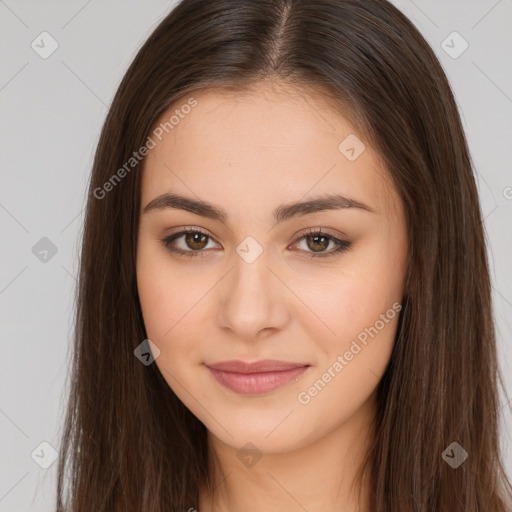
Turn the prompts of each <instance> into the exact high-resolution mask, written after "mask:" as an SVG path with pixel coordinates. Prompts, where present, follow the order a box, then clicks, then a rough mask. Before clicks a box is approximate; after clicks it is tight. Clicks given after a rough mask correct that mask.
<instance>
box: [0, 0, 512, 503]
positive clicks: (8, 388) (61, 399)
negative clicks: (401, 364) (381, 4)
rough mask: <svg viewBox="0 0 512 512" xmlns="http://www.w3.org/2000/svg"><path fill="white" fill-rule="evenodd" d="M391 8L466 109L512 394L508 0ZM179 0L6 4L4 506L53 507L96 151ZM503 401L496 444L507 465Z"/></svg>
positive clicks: (0, 21) (2, 70) (0, 451)
mask: <svg viewBox="0 0 512 512" xmlns="http://www.w3.org/2000/svg"><path fill="white" fill-rule="evenodd" d="M394 3H395V5H397V6H398V7H399V8H400V9H402V10H403V12H405V14H406V15H407V16H408V17H409V18H410V19H411V20H412V21H413V22H414V23H415V25H416V26H417V27H418V28H419V29H420V31H421V32H422V33H423V34H424V36H425V37H426V39H427V40H428V41H429V43H430V44H431V46H432V47H433V49H434V51H435V52H436V54H437V55H438V57H439V59H440V61H441V63H442V65H443V67H444V69H445V70H446V73H447V75H448V78H449V79H450V81H451V84H452V87H453V89H454V91H455V94H456V97H457V102H458V105H459V107H460V110H461V114H462V118H463V122H464V126H465V129H466V133H467V136H468V140H469V144H470V149H471V152H472V156H473V160H474V162H475V166H476V169H477V172H478V183H479V191H480V197H481V203H482V210H483V214H484V217H485V228H486V233H487V237H488V252H489V256H490V261H491V271H492V279H493V290H494V292H493V296H494V301H495V315H496V321H497V327H498V344H499V346H498V349H499V360H500V364H501V367H502V369H503V371H504V373H505V384H506V387H507V390H508V391H507V392H508V393H509V394H510V395H512V392H511V390H512V372H511V371H510V370H511V369H512V344H511V339H512V336H511V334H512V321H511V319H512V267H511V265H510V254H511V253H512V236H511V227H512V172H511V169H510V163H511V149H510V148H511V144H512V116H511V112H512V67H511V65H510V62H511V60H510V58H511V53H512V52H511V50H512V31H511V27H512V25H511V22H512V2H511V1H510V0H499V1H496V0H478V1H477V0H472V1H467V0H466V1H462V0H458V1H453V0H452V1H450V2H446V1H444V0H430V1H421V2H420V1H419V0H416V1H415V2H413V1H410V0H395V2H394ZM173 5H174V2H167V1H163V0H151V1H148V0H145V1H144V2H142V1H138V2H136V1H134V0H129V1H127V0H122V1H121V0H110V1H109V2H105V1H103V2H101V1H99V0H89V1H84V0H80V1H79V0H72V1H71V0H66V1H64V0H61V1H55V0H54V1H49V0H48V1H44V2H42V1H41V0H37V1H36V0H23V1H21V0H5V1H3V0H0V52H1V61H0V62H1V67H0V107H1V115H0V137H1V139H0V140H1V144H2V146H1V147H2V151H1V152H0V162H1V163H0V172H1V179H2V187H1V189H0V227H1V230H2V231H1V232H2V244H1V252H0V258H1V259H0V311H1V323H0V340H1V341H0V343H1V352H0V354H1V358H0V512H6V511H9V512H21V511H27V510H31V511H40V512H44V511H51V510H52V505H53V500H54V498H55V491H54V490H55V485H56V470H57V463H56V462H55V463H53V464H50V463H51V454H52V448H50V447H48V446H46V445H43V446H42V447H41V446H40V444H41V443H42V442H47V443H49V444H50V445H51V446H52V447H53V448H54V449H55V450H57V451H58V449H59V446H60V433H61V429H62V424H63V411H64V403H65V398H66V390H67V388H66V386H67V372H68V357H69V347H70V331H71V326H72V319H73V300H74V286H75V276H76V273H77V268H78V251H79V246H80V233H81V224H82V221H83V208H84V204H85V203H84V199H85V192H86V184H87V180H88V175H89V173H90V169H91V164H92V158H93V151H94V148H95V145H96V143H97V140H98V137H99V132H100V128H101V126H102V123H103V119H104V117H105V115H106V113H107V108H108V105H109V104H110V102H111V100H112V97H113V95H114V93H115V90H116V87H117V86H118V84H119V82H120V80H121V78H122V76H123V73H124V71H125V70H126V68H127V66H128V65H129V63H130V61H131V60H132V59H133V57H134V55H135V52H136V51H137V49H138V48H139V47H140V46H141V45H142V43H143V42H144V40H145V39H146V38H147V36H148V35H149V34H150V33H151V31H152V30H153V28H154V27H155V26H156V25H157V23H158V21H159V20H160V19H161V18H162V17H163V16H164V15H165V14H166V13H167V12H168V11H169V10H170V9H171V7H172V6H173ZM43 31H47V32H48V33H49V34H51V37H52V38H53V39H54V40H56V41H57V43H58V48H57V49H56V50H55V52H54V53H53V54H51V55H50V56H49V57H48V58H46V59H43V58H42V57H41V56H40V53H41V52H44V51H48V50H49V49H51V40H50V39H49V37H48V36H40V34H41V33H42V32H43ZM454 31H456V32H458V33H459V34H460V35H461V36H462V38H463V39H464V40H465V41H467V43H468V44H469V47H468V48H467V49H466V51H464V52H463V53H462V54H461V55H460V56H457V54H458V53H460V51H461V50H463V49H464V41H463V40H462V39H460V38H458V36H457V35H455V36H453V35H451V34H452V33H453V32H454ZM41 39H43V41H42V42H41ZM33 41H35V43H34V45H38V46H36V48H37V50H38V52H40V53H37V52H36V51H35V49H33V48H32V47H31V44H32V42H33ZM443 41H445V42H444V43H443ZM454 57H457V58H454ZM507 63H508V64H507ZM44 237H46V238H47V239H49V240H50V241H51V242H48V240H43V241H40V240H41V239H42V238H44ZM36 244H38V245H36ZM34 246H36V249H33V247H34ZM52 247H54V249H53V250H54V251H55V249H56V250H57V252H56V253H55V254H53V253H52ZM44 250H48V251H49V252H47V253H45V252H44ZM44 259H46V261H44ZM505 406H506V403H505V401H504V400H503V403H502V412H501V415H500V419H501V421H502V434H501V442H502V445H503V453H504V454H505V459H506V464H507V468H508V471H509V474H512V453H511V452H512V449H511V447H512V444H511V440H510V431H511V426H512V415H511V413H510V408H507V407H505ZM36 461H37V462H36ZM40 464H43V465H45V464H50V465H49V467H48V468H47V469H44V468H42V467H40Z"/></svg>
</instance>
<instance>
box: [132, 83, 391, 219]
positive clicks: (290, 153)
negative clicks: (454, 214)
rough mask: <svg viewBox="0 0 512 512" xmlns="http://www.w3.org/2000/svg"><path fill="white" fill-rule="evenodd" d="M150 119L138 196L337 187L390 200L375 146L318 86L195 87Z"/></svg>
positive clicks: (283, 196)
mask: <svg viewBox="0 0 512 512" xmlns="http://www.w3.org/2000/svg"><path fill="white" fill-rule="evenodd" d="M191 100H193V101H194V103H191ZM188 104H193V105H194V106H193V108H188V107H187V108H184V106H185V105H188ZM171 116H173V120H172V122H171V123H169V120H170V119H171ZM165 123H167V125H166V124H165ZM159 126H160V131H159V133H160V139H161V140H159V138H155V137H153V139H154V140H155V142H156V146H155V147H154V148H153V149H152V150H151V151H150V152H149V154H148V156H147V157H146V159H145V162H144V166H143V181H142V201H143V204H144V201H145V202H146V203H147V201H149V200H151V199H152V198H153V197H155V196H157V195H158V194H161V193H163V192H167V191H170V190H172V191H175V192H181V193H185V194H188V195H190V194H193V195H197V196H199V197H201V198H211V200H212V202H215V198H218V200H219V201H222V202H223V203H224V204H226V205H229V198H230V197H232V198H233V200H234V201H236V204H237V205H239V208H240V206H243V204H244V201H250V202H251V204H253V205H254V204H260V205H261V206H262V207H263V206H264V205H268V206H269V207H270V205H273V204H278V203H282V202H283V201H286V200H290V201H296V200H297V199H299V198H301V197H304V196H305V195H307V194H308V193H311V194H313V195H316V194H325V193H336V192H338V193H342V194H346V195H348V196H350V197H354V198H355V199H360V200H361V201H362V202H365V203H367V204H370V205H371V206H372V207H373V208H374V209H375V210H377V211H378V210H380V209H383V208H384V209H386V208H388V207H389V204H390V202H393V201H395V200H396V193H395V192H394V190H393V187H392V185H391V179H390V176H389V174H388V173H387V171H386V170H385V169H384V167H383V164H382V162H381V159H380V157H379V155H378V154H377V153H376V152H375V150H374V149H373V148H372V146H371V145H370V144H369V143H368V141H367V140H366V139H365V138H364V136H363V134H361V133H360V132H359V131H358V130H357V128H356V127H355V126H354V125H353V124H352V123H351V122H350V121H349V120H348V119H347V117H346V116H344V115H343V114H342V113H341V108H340V107H339V106H337V107H336V108H335V107H334V106H333V100H332V99H330V98H329V97H328V96H325V95H322V94H320V93H319V94H314V93H311V92H308V93H306V92H304V91H303V90H298V89H294V88H292V87H289V86H279V87H276V86H275V85H274V84H270V83H263V84H260V85H259V86H257V87H253V88H251V89H249V90H245V91H232V90H222V89H212V90H209V89H207V90H200V91H196V92H195V93H193V94H190V95H189V96H186V97H184V98H182V99H181V100H179V101H177V102H176V103H175V104H173V105H172V106H171V107H170V108H169V109H168V110H167V111H166V112H165V113H164V114H163V115H162V116H161V118H160V119H159V121H158V122H157V124H156V127H159ZM153 133H154V129H153ZM346 141H347V142H346ZM340 144H341V146H340ZM349 146H353V147H354V148H355V150H356V151H357V153H356V156H357V154H358V153H359V152H360V154H359V155H358V156H357V158H356V159H353V156H354V152H352V155H351V154H350V153H346V150H347V148H348V149H349V150H350V149H351V148H350V147H349ZM349 157H351V158H349ZM230 192H231V193H230ZM241 199H242V201H241ZM226 209H227V210H229V206H226Z"/></svg>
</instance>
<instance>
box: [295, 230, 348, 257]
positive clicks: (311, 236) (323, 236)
mask: <svg viewBox="0 0 512 512" xmlns="http://www.w3.org/2000/svg"><path fill="white" fill-rule="evenodd" d="M301 243H304V245H305V247H298V248H299V249H300V250H301V251H302V252H305V253H308V255H309V256H311V257H312V258H324V257H325V258H327V257H329V256H333V255H334V254H337V253H341V252H342V251H346V250H347V249H349V248H350V247H351V245H352V242H348V241H346V240H340V239H338V238H336V237H334V236H332V235H328V234H327V233H324V232H322V231H321V230H313V229H312V230H310V231H309V232H308V233H306V234H304V235H302V236H301V237H299V238H298V239H297V241H296V242H295V245H297V246H300V244H301ZM331 243H332V246H331V250H327V249H328V248H329V245H330V244H331Z"/></svg>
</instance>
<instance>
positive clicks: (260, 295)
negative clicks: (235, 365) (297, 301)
mask: <svg viewBox="0 0 512 512" xmlns="http://www.w3.org/2000/svg"><path fill="white" fill-rule="evenodd" d="M272 266H275V265H272V262H270V261H268V258H267V257H266V253H265V251H264V252H263V254H261V255H260V256H259V257H258V258H257V259H256V260H255V261H253V262H252V263H248V262H246V261H244V259H243V258H241V257H239V256H238V255H235V256H234V267H233V268H232V269H231V271H230V272H229V273H228V275H226V277H225V278H224V279H223V282H222V283H221V286H220V287H219V294H220V297H219V300H217V301H216V304H217V305H218V307H219V310H218V317H217V318H218V325H219V326H220V328H221V329H224V330H229V331H230V332H231V333H232V335H233V337H236V338H237V339H240V340H246V341H251V340H256V339H258V338H262V337H266V336H268V335H269V334H270V333H271V332H272V331H276V330H280V329H283V328H284V327H285V326H286V324H287V322H289V319H290V310H289V308H288V304H289V301H290V296H292V295H293V294H292V293H291V292H290V291H289V290H288V289H287V287H286V285H285V284H284V283H283V281H282V280H281V279H280V278H279V276H278V272H276V270H274V269H273V268H271V267H272Z"/></svg>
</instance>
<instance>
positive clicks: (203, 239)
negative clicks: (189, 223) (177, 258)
mask: <svg viewBox="0 0 512 512" xmlns="http://www.w3.org/2000/svg"><path fill="white" fill-rule="evenodd" d="M185 243H186V244H187V246H188V247H190V249H194V250H200V249H204V248H205V247H206V245H207V243H208V236H206V235H204V234H203V233H199V232H196V233H187V234H186V235H185Z"/></svg>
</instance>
